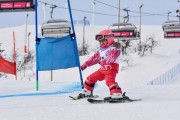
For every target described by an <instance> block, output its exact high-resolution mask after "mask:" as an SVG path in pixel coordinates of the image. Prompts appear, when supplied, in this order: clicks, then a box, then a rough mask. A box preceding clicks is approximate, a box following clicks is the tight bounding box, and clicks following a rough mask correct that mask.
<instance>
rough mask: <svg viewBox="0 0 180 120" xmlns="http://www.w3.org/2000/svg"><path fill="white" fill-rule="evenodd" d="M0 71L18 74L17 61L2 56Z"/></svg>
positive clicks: (0, 58)
mask: <svg viewBox="0 0 180 120" xmlns="http://www.w3.org/2000/svg"><path fill="white" fill-rule="evenodd" d="M0 72H4V73H9V74H13V75H16V63H12V62H9V61H7V60H5V59H3V58H2V57H0Z"/></svg>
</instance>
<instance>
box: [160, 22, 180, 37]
mask: <svg viewBox="0 0 180 120" xmlns="http://www.w3.org/2000/svg"><path fill="white" fill-rule="evenodd" d="M162 29H163V31H164V38H180V22H179V21H170V20H169V21H166V22H164V23H163V25H162Z"/></svg>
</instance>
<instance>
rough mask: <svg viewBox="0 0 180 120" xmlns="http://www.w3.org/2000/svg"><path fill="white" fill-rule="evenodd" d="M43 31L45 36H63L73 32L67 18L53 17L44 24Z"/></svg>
mask: <svg viewBox="0 0 180 120" xmlns="http://www.w3.org/2000/svg"><path fill="white" fill-rule="evenodd" d="M41 32H42V36H43V37H45V38H62V37H65V36H67V35H70V34H71V26H70V23H69V22H68V21H67V20H64V19H52V20H48V21H47V22H45V23H44V24H43V25H42V27H41Z"/></svg>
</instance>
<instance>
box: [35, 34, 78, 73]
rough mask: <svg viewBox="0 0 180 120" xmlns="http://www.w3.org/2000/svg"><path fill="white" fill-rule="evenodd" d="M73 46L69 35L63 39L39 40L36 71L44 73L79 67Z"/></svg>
mask: <svg viewBox="0 0 180 120" xmlns="http://www.w3.org/2000/svg"><path fill="white" fill-rule="evenodd" d="M75 44H76V43H75V42H74V40H72V38H71V36H70V35H68V36H65V37H63V38H41V39H40V42H39V44H38V48H37V49H38V53H37V54H38V55H37V57H38V58H37V69H38V70H40V71H46V70H57V69H64V68H71V67H77V66H79V64H78V62H77V57H78V53H77V51H76V50H75V47H74V46H75Z"/></svg>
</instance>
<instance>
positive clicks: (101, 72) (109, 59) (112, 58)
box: [81, 46, 122, 95]
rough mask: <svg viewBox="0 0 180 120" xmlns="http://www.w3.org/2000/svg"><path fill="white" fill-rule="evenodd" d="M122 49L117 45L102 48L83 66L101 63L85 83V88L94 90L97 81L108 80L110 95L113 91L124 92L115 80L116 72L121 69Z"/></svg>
mask: <svg viewBox="0 0 180 120" xmlns="http://www.w3.org/2000/svg"><path fill="white" fill-rule="evenodd" d="M119 57H120V50H119V49H117V48H116V47H113V46H109V47H108V48H101V49H100V50H99V51H98V52H96V53H95V54H94V55H93V56H92V57H90V58H89V59H88V60H87V61H86V62H85V63H84V64H83V65H82V66H81V67H82V68H86V67H89V66H92V65H94V64H97V63H99V64H100V65H101V67H100V68H99V69H98V70H97V71H95V72H94V73H92V74H91V75H89V76H88V77H87V80H86V81H85V83H84V88H85V89H87V90H90V91H93V89H94V85H95V83H96V82H97V81H102V80H105V81H106V85H107V86H108V87H109V90H110V95H112V94H113V93H122V91H121V88H120V87H119V85H118V83H117V82H115V77H116V74H117V73H118V71H119Z"/></svg>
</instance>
